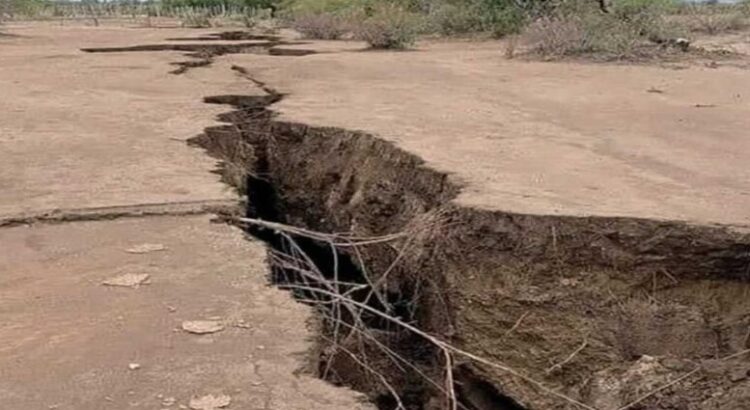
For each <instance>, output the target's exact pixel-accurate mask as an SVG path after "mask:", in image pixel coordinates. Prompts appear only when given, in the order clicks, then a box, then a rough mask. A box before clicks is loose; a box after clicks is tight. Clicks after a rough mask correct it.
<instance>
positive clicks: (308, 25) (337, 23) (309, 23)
mask: <svg viewBox="0 0 750 410" xmlns="http://www.w3.org/2000/svg"><path fill="white" fill-rule="evenodd" d="M292 28H294V29H295V30H297V31H298V32H300V33H301V34H302V35H303V36H304V37H305V38H311V39H319V40H338V39H339V38H341V37H342V36H344V34H346V33H347V32H349V31H350V30H351V24H350V23H349V20H348V19H347V18H345V17H343V16H340V15H336V14H325V13H319V14H304V15H301V16H297V17H295V18H294V20H293V21H292Z"/></svg>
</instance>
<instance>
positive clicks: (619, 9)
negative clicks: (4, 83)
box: [0, 0, 750, 59]
mask: <svg viewBox="0 0 750 410" xmlns="http://www.w3.org/2000/svg"><path fill="white" fill-rule="evenodd" d="M608 4H609V5H608V7H607V8H606V12H605V10H602V6H601V3H600V2H599V1H596V0H526V1H519V0H161V1H158V2H157V1H150V2H142V3H132V2H126V1H115V2H106V3H102V2H49V1H45V0H0V6H1V7H0V10H3V11H2V13H0V19H2V18H6V19H8V18H10V19H13V18H18V17H19V16H33V17H35V18H60V19H66V18H71V16H72V17H73V18H76V16H83V17H85V18H94V21H96V22H98V20H99V19H106V18H109V17H113V16H132V18H133V20H136V19H137V18H138V16H142V17H144V20H145V21H146V22H147V23H146V24H147V25H151V17H161V16H165V17H174V18H178V19H179V20H180V21H181V22H182V24H183V25H184V26H185V27H217V26H230V25H241V26H245V27H247V28H257V27H258V26H259V25H262V24H260V23H261V22H264V21H271V20H273V19H275V18H277V17H278V18H281V19H282V21H284V22H285V23H286V24H287V25H288V26H290V27H292V28H294V29H295V30H297V31H298V32H300V33H301V34H302V35H303V36H304V37H306V38H311V39H326V40H335V39H340V38H343V37H351V38H355V39H359V40H363V41H365V42H367V43H368V44H370V46H372V47H373V48H394V49H400V48H406V47H409V46H410V45H412V44H413V43H414V42H415V40H416V38H417V36H418V35H420V34H438V35H443V36H454V35H466V34H472V33H483V34H485V35H490V36H493V37H498V38H499V37H505V36H508V35H513V36H516V35H518V36H517V38H518V41H517V42H516V40H515V39H516V37H514V42H513V53H512V54H514V55H515V54H517V53H524V52H531V53H535V54H538V55H541V56H542V57H544V58H559V57H565V56H583V55H591V56H596V57H598V58H604V59H628V58H639V57H643V56H645V55H649V56H654V55H658V54H659V53H661V52H663V51H665V50H667V51H670V52H671V51H672V50H674V48H673V47H670V45H673V44H674V43H675V41H676V40H677V39H680V38H683V37H685V38H687V37H688V34H689V33H705V34H719V33H723V32H728V31H733V30H740V29H743V28H745V27H748V26H750V1H744V2H742V3H740V4H732V5H727V4H696V3H682V2H680V1H679V0H612V1H610V2H609V3H608ZM685 41H687V40H685ZM680 44H682V45H684V44H686V43H685V42H682V43H680ZM683 48H684V47H683Z"/></svg>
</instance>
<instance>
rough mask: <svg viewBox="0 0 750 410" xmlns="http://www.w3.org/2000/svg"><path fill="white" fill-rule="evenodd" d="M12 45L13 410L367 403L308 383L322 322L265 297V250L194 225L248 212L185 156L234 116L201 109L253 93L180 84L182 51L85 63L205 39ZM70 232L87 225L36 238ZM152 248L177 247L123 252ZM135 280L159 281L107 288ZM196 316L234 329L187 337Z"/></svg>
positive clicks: (6, 362) (6, 255)
mask: <svg viewBox="0 0 750 410" xmlns="http://www.w3.org/2000/svg"><path fill="white" fill-rule="evenodd" d="M12 31H13V32H14V33H15V34H18V35H19V37H7V38H3V39H1V40H0V90H2V91H1V95H0V192H2V195H1V196H0V220H1V221H3V222H5V223H6V225H7V226H8V227H5V228H0V408H2V409H40V410H47V409H59V410H101V409H134V408H141V409H162V408H168V409H176V408H184V406H187V405H188V404H189V401H190V399H191V398H192V397H194V396H203V395H207V394H213V395H217V396H218V395H221V394H226V395H228V396H230V397H231V405H230V406H229V408H230V409H264V410H276V409H278V410H281V409H298V410H307V409H341V410H349V409H356V408H364V407H366V406H364V405H361V404H360V401H359V396H358V395H356V394H354V393H352V392H350V391H348V390H345V389H336V388H333V387H331V386H330V385H327V384H325V383H323V382H321V381H319V380H317V379H315V378H312V377H308V376H299V375H295V373H296V371H297V370H299V369H300V368H301V367H303V366H304V360H305V356H304V352H305V350H306V349H308V348H309V346H310V341H309V340H308V339H309V337H310V333H309V330H308V323H307V319H308V317H309V311H308V310H307V309H305V308H304V307H302V306H301V305H299V304H296V303H294V302H292V300H291V299H290V297H289V296H288V295H287V294H286V293H283V292H280V291H277V290H275V289H273V288H269V287H268V286H267V283H266V273H267V271H266V267H265V262H264V251H263V248H262V247H261V246H260V245H259V244H258V243H255V242H251V241H248V240H246V239H245V238H244V235H243V234H242V233H241V232H240V231H239V230H237V229H234V228H231V227H229V226H226V225H217V224H212V223H211V222H210V219H211V217H210V215H193V214H206V213H209V212H210V211H211V210H213V209H215V208H217V207H218V208H227V207H236V206H237V198H236V195H235V194H234V193H233V192H232V191H231V190H230V189H229V188H228V187H227V186H225V185H223V184H221V183H220V182H219V177H218V176H217V175H215V174H212V173H210V171H211V170H212V169H213V168H214V161H213V160H212V159H210V158H208V157H207V156H205V154H203V153H202V152H200V150H196V149H194V148H189V147H187V145H186V144H185V143H184V142H183V141H184V140H185V139H187V138H190V137H192V136H194V135H196V134H198V133H199V132H201V131H202V129H203V128H204V127H205V126H207V125H210V124H212V123H214V117H215V115H216V114H217V113H219V112H221V111H226V109H225V108H223V107H217V106H208V105H205V104H203V103H202V102H201V98H202V97H203V96H204V95H210V94H217V93H226V92H230V90H231V92H238V91H241V92H243V93H253V92H254V90H253V86H252V84H250V83H248V82H246V81H244V80H242V79H239V78H237V77H236V76H235V75H234V74H233V73H232V72H231V71H230V70H229V69H228V68H226V69H217V70H216V71H215V72H214V71H213V70H212V71H211V72H208V71H195V72H191V73H187V74H185V75H182V76H179V77H178V76H174V75H170V74H167V72H168V71H169V70H170V69H172V67H170V66H169V63H170V62H173V61H175V60H179V58H177V57H176V56H175V55H171V54H169V53H155V54H143V55H128V56H119V57H118V56H112V55H107V56H104V55H92V54H84V53H82V52H80V51H79V48H80V47H85V46H100V45H105V46H118V45H130V44H132V43H134V42H149V41H161V40H162V39H163V38H164V37H165V36H176V37H177V36H185V35H188V34H190V35H194V34H195V32H194V31H189V32H188V31H184V30H182V31H181V30H168V33H167V32H164V31H159V30H129V29H121V28H119V29H118V28H100V29H90V28H60V27H43V26H34V27H16V28H14V29H12ZM143 215H154V216H150V217H144V216H143ZM191 215H193V216H191ZM123 216H130V218H125V219H117V218H121V217H123ZM109 219H115V220H109ZM66 220H67V221H76V220H92V221H89V222H68V223H62V224H53V225H50V224H44V223H37V224H33V225H30V226H29V225H25V223H32V222H44V221H47V222H64V221H66ZM143 244H158V245H161V246H163V247H164V248H165V249H164V250H160V251H154V252H151V253H144V254H134V253H129V252H127V250H128V249H131V248H133V247H137V246H139V245H143ZM123 274H148V275H150V278H149V284H147V285H143V286H140V287H138V288H137V289H130V288H120V287H108V286H103V285H102V282H103V281H105V280H108V279H111V278H113V277H117V276H119V275H123ZM201 319H211V320H218V321H219V322H221V323H222V325H223V326H224V330H223V331H221V332H218V333H214V334H209V335H203V336H200V335H194V334H189V333H187V332H185V331H183V330H181V329H180V326H181V323H182V322H183V321H189V320H201ZM131 364H133V365H138V366H139V367H138V366H134V367H138V368H137V369H131V368H130V366H131Z"/></svg>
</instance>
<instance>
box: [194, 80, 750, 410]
mask: <svg viewBox="0 0 750 410" xmlns="http://www.w3.org/2000/svg"><path fill="white" fill-rule="evenodd" d="M266 90H267V91H268V92H269V95H268V96H265V97H243V96H219V97H212V98H208V99H207V102H211V103H226V104H231V105H233V106H234V107H235V110H234V111H232V112H229V113H227V114H225V115H223V116H222V119H223V120H224V121H226V122H227V123H229V124H228V125H226V126H222V127H214V128H209V129H207V130H206V132H205V135H202V136H200V137H198V138H196V139H195V140H194V142H195V143H197V144H199V145H200V146H202V147H204V148H206V149H207V150H208V151H209V153H211V154H212V155H214V156H216V157H217V158H219V159H221V160H222V165H221V172H222V175H223V177H224V178H225V180H226V181H227V182H229V183H231V184H233V185H235V186H237V187H238V188H240V189H241V190H242V191H243V192H248V193H249V203H250V205H249V210H248V212H249V214H250V215H251V216H265V217H267V218H272V219H275V220H277V221H279V222H284V223H287V224H290V225H295V226H299V227H304V228H307V229H311V230H316V231H321V232H351V233H352V234H354V235H357V236H361V237H374V236H380V235H385V234H392V233H396V232H409V233H410V234H409V235H407V236H406V238H407V239H405V240H403V241H401V242H399V243H398V244H396V245H394V244H378V245H374V246H368V247H363V248H362V249H361V250H359V252H361V255H358V258H357V259H356V260H361V262H357V263H355V264H356V265H357V266H356V269H358V270H359V271H360V273H362V272H365V273H364V274H367V275H369V276H370V278H371V279H372V280H375V281H377V280H378V279H382V278H381V276H382V274H383V273H384V272H388V276H387V278H385V279H384V282H385V283H386V284H387V285H386V288H387V290H388V295H389V299H390V301H391V302H392V303H393V304H394V305H397V306H400V308H401V309H400V311H399V312H400V315H401V317H403V318H404V320H407V321H409V322H410V323H413V324H415V325H417V326H418V327H419V328H421V329H423V330H425V331H427V332H429V333H430V334H433V335H435V336H437V337H439V338H441V339H443V340H447V341H450V342H451V343H453V344H454V345H455V346H457V347H459V348H461V349H464V350H466V351H470V352H473V353H475V354H477V355H479V356H482V357H484V358H487V359H489V360H492V361H494V362H496V363H501V364H503V365H505V366H507V367H510V368H513V369H516V370H518V371H519V372H521V373H523V374H524V375H526V376H529V377H531V378H533V379H535V380H538V381H539V382H541V383H542V384H543V385H544V386H546V388H548V389H550V390H554V391H555V392H558V393H562V394H564V395H567V396H569V397H571V398H574V399H575V400H578V401H580V402H582V403H584V404H585V405H586V406H589V408H595V409H601V410H610V409H611V410H616V409H620V408H623V407H625V406H628V404H629V403H632V402H633V401H635V400H638V399H641V398H643V396H644V395H645V394H647V393H649V392H652V391H653V390H655V389H658V388H660V387H661V386H664V385H665V384H667V383H670V382H672V381H674V380H676V379H678V378H679V377H681V376H684V375H686V374H688V373H689V374H690V375H689V376H688V377H685V378H684V379H681V380H680V381H679V382H678V383H675V384H674V385H671V386H670V387H669V388H666V389H663V390H661V391H659V392H658V393H656V394H653V395H651V396H649V397H647V398H645V400H642V401H639V402H638V404H636V405H633V406H631V407H627V408H638V409H728V410H740V409H747V408H750V382H749V381H748V371H750V361H748V360H749V359H748V358H747V357H746V356H737V357H732V355H733V354H736V353H738V352H742V351H745V350H746V349H748V348H750V236H749V235H748V234H745V233H740V232H739V231H735V230H733V229H730V228H724V227H709V226H692V225H688V224H685V223H681V222H674V221H655V220H647V219H633V218H607V217H569V216H544V215H525V214H519V213H509V212H491V211H485V210H479V209H472V208H465V207H461V206H458V205H456V204H455V203H453V202H452V200H453V199H454V198H456V196H457V195H458V193H459V191H460V187H459V186H457V185H456V184H454V183H452V182H451V181H450V180H449V178H448V177H447V176H446V175H444V174H442V173H439V172H436V171H434V170H432V169H430V168H429V167H426V166H425V165H424V163H423V162H422V161H421V160H420V159H419V158H417V157H416V156H414V155H412V154H409V153H407V152H404V151H402V150H400V149H398V148H397V147H395V146H394V145H393V144H391V143H389V142H386V141H384V140H382V139H379V138H377V137H375V136H372V135H369V134H366V133H362V132H353V131H348V130H343V129H337V128H326V127H310V126H306V125H304V124H297V123H291V122H285V121H277V120H275V119H274V114H273V112H272V111H270V110H269V109H268V106H269V105H270V104H272V103H274V102H276V101H278V100H279V99H281V98H282V96H281V95H279V94H278V93H275V92H274V91H273V90H272V89H270V88H267V87H266ZM349 252H351V251H349ZM348 256H350V257H351V256H352V255H348ZM350 259H351V260H355V259H354V258H350ZM394 261H395V263H394ZM386 330H387V329H386ZM417 339H418V338H417ZM383 341H384V343H386V344H389V345H390V346H391V347H392V348H393V349H394V350H395V351H396V352H400V353H403V354H404V355H411V356H412V358H413V359H414V361H415V363H416V364H417V366H418V367H419V368H420V369H423V370H424V372H425V374H426V375H428V376H429V377H434V378H441V377H443V376H444V372H443V370H442V366H444V365H445V362H444V361H443V360H442V358H441V357H440V355H439V352H436V351H435V350H434V349H430V347H429V344H425V343H422V342H419V341H418V340H416V339H415V338H413V337H406V338H399V337H390V336H386V337H384V338H383ZM323 350H325V349H323ZM334 362H335V365H334V367H335V368H336V369H338V372H337V374H338V381H339V382H342V383H345V384H349V385H351V386H354V387H355V388H358V389H361V390H365V391H368V392H369V393H371V394H372V396H373V397H374V398H377V397H379V398H381V401H382V403H381V404H382V406H381V407H383V408H387V406H388V405H390V404H392V402H389V401H388V400H387V399H384V397H386V396H387V392H385V391H383V389H382V388H380V387H378V383H377V382H376V381H373V380H371V378H367V377H366V376H364V375H362V374H360V373H358V371H357V370H356V369H355V368H356V367H357V366H356V365H355V364H353V363H351V362H348V361H347V360H346V359H345V358H341V359H340V360H334ZM384 362H385V361H384ZM383 366H384V368H383V369H382V370H383V373H384V374H388V375H390V376H389V377H392V379H393V380H394V383H393V385H394V386H399V389H400V390H401V391H400V392H399V393H402V394H404V395H405V396H409V397H411V399H410V400H409V404H410V405H411V406H414V407H415V408H424V409H433V408H441V406H443V405H444V400H443V399H442V396H441V394H439V393H438V391H437V390H436V388H434V386H431V385H430V384H429V383H424V382H420V381H419V377H417V376H415V375H414V373H413V372H411V371H405V372H400V371H398V370H396V369H393V368H388V366H387V365H385V364H384V365H383ZM452 367H453V368H454V376H455V378H456V382H455V387H456V389H457V391H458V394H459V396H460V406H459V407H463V408H468V409H476V410H485V409H516V408H526V409H540V410H547V409H567V408H571V409H572V408H584V407H582V406H579V405H575V404H572V403H571V402H568V401H565V400H562V399H560V398H559V397H557V396H555V395H554V394H550V392H549V391H545V390H544V389H542V388H540V387H539V386H538V385H535V384H533V383H529V382H528V381H525V380H522V379H521V378H519V377H517V376H513V375H511V374H509V373H508V372H507V371H504V370H501V369H499V368H498V367H492V366H487V365H482V364H477V363H475V362H471V361H468V360H464V359H461V358H460V357H457V358H456V363H453V366H452ZM347 369H348V370H347ZM696 369H697V370H696ZM691 372H692V373H691Z"/></svg>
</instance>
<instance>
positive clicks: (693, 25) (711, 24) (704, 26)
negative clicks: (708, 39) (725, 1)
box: [685, 4, 748, 34]
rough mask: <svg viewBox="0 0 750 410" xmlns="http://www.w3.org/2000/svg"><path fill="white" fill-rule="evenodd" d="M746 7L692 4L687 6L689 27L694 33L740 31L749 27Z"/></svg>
mask: <svg viewBox="0 0 750 410" xmlns="http://www.w3.org/2000/svg"><path fill="white" fill-rule="evenodd" d="M743 7H744V6H718V5H710V4H706V5H701V4H690V5H687V6H685V14H686V15H687V16H688V27H689V28H690V29H691V30H692V31H697V32H702V33H706V34H719V33H724V32H727V31H735V30H740V29H743V28H745V27H747V25H748V21H747V16H746V13H745V11H744V9H743Z"/></svg>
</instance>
